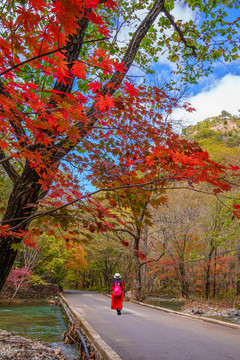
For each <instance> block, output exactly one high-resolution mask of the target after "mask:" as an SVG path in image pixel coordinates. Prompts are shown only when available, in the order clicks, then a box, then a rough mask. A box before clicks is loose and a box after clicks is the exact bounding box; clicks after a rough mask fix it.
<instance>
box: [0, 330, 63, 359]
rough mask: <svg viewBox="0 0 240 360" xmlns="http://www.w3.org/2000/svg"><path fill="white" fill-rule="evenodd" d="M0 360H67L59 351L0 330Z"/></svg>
mask: <svg viewBox="0 0 240 360" xmlns="http://www.w3.org/2000/svg"><path fill="white" fill-rule="evenodd" d="M0 359H4V360H5V359H6V360H28V359H31V360H69V358H67V357H65V356H64V355H62V354H61V350H60V349H53V348H52V347H51V346H49V345H47V344H45V343H43V342H40V341H35V340H29V339H25V338H24V337H22V336H17V335H13V334H10V333H8V332H7V331H5V330H0Z"/></svg>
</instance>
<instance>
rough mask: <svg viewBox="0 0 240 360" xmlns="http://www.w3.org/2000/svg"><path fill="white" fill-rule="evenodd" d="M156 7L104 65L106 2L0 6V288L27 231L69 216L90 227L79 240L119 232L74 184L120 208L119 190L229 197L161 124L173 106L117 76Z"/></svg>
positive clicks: (210, 166)
mask: <svg viewBox="0 0 240 360" xmlns="http://www.w3.org/2000/svg"><path fill="white" fill-rule="evenodd" d="M162 3H163V2H156V3H154V5H153V7H152V8H151V9H150V10H149V14H151V21H150V20H149V19H148V18H147V20H146V21H145V20H143V22H144V21H145V23H146V26H145V23H144V26H143V25H142V24H143V23H142V24H141V26H142V28H140V27H139V29H138V30H137V31H136V35H135V37H133V39H132V41H131V43H130V44H129V46H128V48H127V49H126V51H125V54H124V55H123V56H122V59H119V58H118V57H117V56H111V52H112V51H111V48H110V45H109V44H108V43H107V41H108V40H109V37H110V36H111V35H110V30H109V29H110V26H109V25H108V18H109V16H110V15H111V14H112V13H113V12H114V11H115V10H116V8H117V4H116V2H114V1H113V0H106V1H98V0H61V1H58V0H56V1H54V2H52V1H47V0H41V1H39V0H31V1H25V0H19V1H13V0H9V1H5V2H4V3H3V4H2V5H1V26H2V36H1V38H0V54H1V56H0V77H1V78H0V130H1V138H0V148H1V150H0V164H1V165H2V167H3V169H4V171H5V173H6V174H7V175H8V176H9V178H10V179H11V181H12V187H11V191H10V194H9V201H8V204H7V206H6V208H5V209H3V211H2V212H3V216H2V223H1V242H0V254H1V255H0V264H1V267H0V268H1V269H2V270H3V269H4V271H1V274H2V275H1V284H0V287H2V286H3V284H4V281H5V280H6V277H7V275H8V273H9V271H10V269H11V266H12V264H13V262H14V259H15V256H16V253H17V250H19V244H20V243H21V241H22V240H23V239H24V242H25V244H28V245H30V246H35V238H36V237H37V236H39V231H40V232H41V230H39V229H36V227H35V228H33V229H31V226H30V223H31V221H32V220H34V219H36V218H42V217H43V218H44V221H45V223H46V224H47V225H48V224H50V223H52V224H53V226H56V227H59V226H62V227H63V229H64V227H65V226H64V222H66V228H67V226H68V225H69V221H68V220H66V219H67V218H68V214H67V213H66V211H67V210H66V207H67V206H69V205H73V207H72V209H73V210H74V211H75V210H78V211H79V212H80V213H84V212H88V213H89V214H91V215H94V217H95V222H93V223H90V222H88V221H87V222H86V221H85V222H84V221H83V222H80V225H79V224H78V226H80V228H81V231H83V229H86V228H87V229H88V230H89V231H90V232H94V231H106V230H109V229H111V228H112V227H113V226H114V221H116V222H117V221H118V218H117V216H116V215H113V214H112V213H111V209H110V208H109V207H107V208H105V207H104V205H101V204H99V203H98V201H97V200H96V199H92V198H91V194H89V193H88V192H86V191H85V192H84V191H83V189H82V188H81V186H79V182H80V180H81V179H85V180H86V179H87V180H88V181H90V182H91V183H92V184H94V185H95V186H97V189H98V190H97V191H102V190H105V191H111V190H115V189H119V188H121V189H123V191H122V192H121V196H123V197H124V196H127V193H126V194H125V193H124V189H128V188H129V187H132V188H137V189H138V191H140V192H141V191H146V190H147V191H151V186H153V187H160V188H164V187H166V186H167V184H169V183H171V182H181V181H184V182H187V183H188V184H189V186H193V184H199V183H202V182H208V183H210V184H211V185H212V186H213V192H214V193H215V194H217V193H219V192H221V191H224V190H228V189H229V188H230V186H229V185H228V184H227V183H226V182H224V180H223V174H224V171H225V168H224V167H223V166H220V165H218V164H216V163H214V162H213V161H211V160H210V159H209V156H208V154H207V153H206V152H203V151H202V149H201V148H200V147H199V146H198V145H197V144H196V143H191V142H188V141H186V140H182V139H181V138H180V137H179V136H178V135H176V134H175V133H174V132H173V130H172V129H171V127H170V126H169V125H167V124H166V123H165V121H164V114H166V113H171V112H172V109H173V108H174V107H175V106H177V105H178V103H177V101H176V100H175V99H173V98H171V97H170V96H168V95H166V94H165V93H164V92H163V91H162V90H159V89H157V88H153V87H151V88H148V87H147V86H146V85H139V86H137V85H135V84H133V83H132V82H131V81H130V78H129V77H127V76H126V74H127V71H128V69H129V68H130V66H131V64H132V63H133V60H134V58H135V56H136V53H137V51H138V49H139V47H140V44H141V41H142V39H143V38H144V36H145V35H146V34H147V32H148V30H149V29H150V27H151V25H152V23H153V22H154V20H155V19H156V18H157V16H158V15H159V13H160V12H161V11H162V5H163V4H162ZM184 106H185V108H186V110H189V111H192V109H191V108H190V107H189V106H188V105H187V104H185V105H184ZM75 169H76V171H75ZM232 170H235V169H232ZM139 173H141V174H142V175H141V176H139V175H138V174H139ZM56 211H57V212H56ZM235 213H236V215H237V214H238V213H239V207H238V205H236V210H235ZM109 218H110V219H113V218H114V221H113V222H111V221H110V222H109ZM105 219H107V220H105ZM74 226H75V225H74ZM74 226H73V224H72V227H73V228H74ZM53 229H54V228H53ZM51 231H54V230H52V229H51ZM74 231H75V230H74V229H73V230H72V233H70V236H69V235H63V236H65V238H66V243H67V244H68V243H69V239H72V238H73V239H72V240H74V239H75V237H76V236H78V235H79V233H77V231H76V233H74ZM75 235H76V236H75ZM74 236H75V237H74Z"/></svg>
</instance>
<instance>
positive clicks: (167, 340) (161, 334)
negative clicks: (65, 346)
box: [64, 292, 240, 360]
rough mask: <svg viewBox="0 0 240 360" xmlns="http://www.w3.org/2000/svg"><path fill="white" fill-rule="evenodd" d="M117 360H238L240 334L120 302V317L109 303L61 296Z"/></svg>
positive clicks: (91, 296)
mask: <svg viewBox="0 0 240 360" xmlns="http://www.w3.org/2000/svg"><path fill="white" fill-rule="evenodd" d="M64 297H65V298H66V299H67V301H68V303H69V304H70V305H72V306H74V307H75V308H76V309H77V310H78V311H79V312H80V314H81V315H82V316H83V317H84V318H85V319H86V320H87V321H88V323H89V324H90V325H91V326H92V327H93V328H94V329H95V330H96V331H97V332H98V334H99V335H100V336H101V337H102V339H103V340H104V341H105V342H106V343H107V344H108V345H109V346H111V347H112V349H113V350H114V351H115V352H116V353H117V354H118V355H119V356H120V357H121V358H122V359H123V360H240V331H239V330H237V329H232V328H228V327H225V326H221V325H216V324H212V323H208V322H204V321H202V320H198V319H192V318H188V317H185V316H181V315H175V314H170V313H166V312H163V311H159V310H155V309H151V308H147V307H145V306H141V305H138V304H134V303H130V302H125V303H124V307H123V310H122V315H121V316H117V314H116V312H115V311H114V310H111V309H110V303H111V298H109V297H107V296H104V295H100V294H96V293H86V292H81V293H79V292H64Z"/></svg>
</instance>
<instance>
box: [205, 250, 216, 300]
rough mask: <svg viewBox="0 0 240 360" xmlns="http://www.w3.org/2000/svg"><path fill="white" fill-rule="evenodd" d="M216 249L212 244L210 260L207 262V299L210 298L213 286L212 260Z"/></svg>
mask: <svg viewBox="0 0 240 360" xmlns="http://www.w3.org/2000/svg"><path fill="white" fill-rule="evenodd" d="M214 250H215V247H214V246H212V247H211V249H210V252H209V254H208V262H207V268H206V278H205V279H206V282H205V297H206V300H209V297H210V286H211V280H210V273H211V260H212V254H213V252H214Z"/></svg>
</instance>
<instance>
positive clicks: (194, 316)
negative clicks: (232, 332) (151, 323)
mask: <svg viewBox="0 0 240 360" xmlns="http://www.w3.org/2000/svg"><path fill="white" fill-rule="evenodd" d="M131 302H133V303H135V304H139V305H142V306H146V307H149V308H152V309H156V310H160V311H165V312H168V313H171V314H176V315H181V316H186V317H191V318H193V319H198V320H203V321H206V322H211V323H214V324H218V325H222V326H227V327H230V328H233V329H238V330H240V325H237V324H233V323H228V322H226V321H221V320H216V319H212V318H208V317H204V316H196V315H191V314H186V313H183V312H180V311H175V310H170V309H166V308H162V307H159V306H154V305H149V304H145V303H142V302H140V301H136V300H132V301H131Z"/></svg>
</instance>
